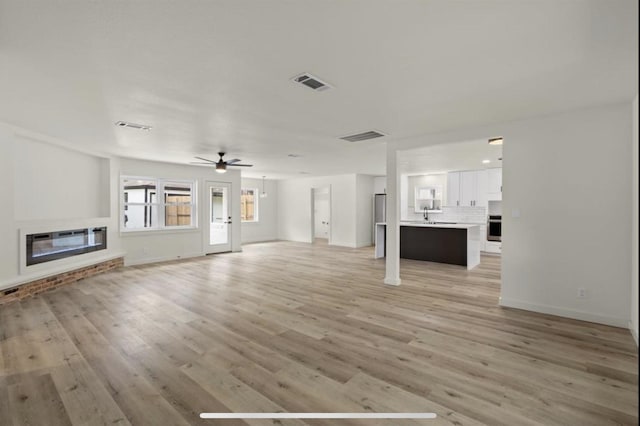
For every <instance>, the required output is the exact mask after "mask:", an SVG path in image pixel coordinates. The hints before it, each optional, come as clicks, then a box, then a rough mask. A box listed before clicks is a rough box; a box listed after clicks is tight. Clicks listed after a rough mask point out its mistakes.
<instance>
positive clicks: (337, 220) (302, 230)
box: [278, 175, 357, 247]
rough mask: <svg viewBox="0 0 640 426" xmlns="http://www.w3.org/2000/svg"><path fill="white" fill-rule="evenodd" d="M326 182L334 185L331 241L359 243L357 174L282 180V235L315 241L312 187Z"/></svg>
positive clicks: (282, 236)
mask: <svg viewBox="0 0 640 426" xmlns="http://www.w3.org/2000/svg"><path fill="white" fill-rule="evenodd" d="M325 186H331V221H330V223H331V237H330V241H331V244H332V245H337V246H346V247H356V244H357V242H356V213H355V212H356V175H337V176H325V177H309V178H301V179H289V180H281V181H278V239H280V240H288V241H300V242H305V243H310V242H312V241H311V237H312V235H313V233H312V227H313V224H312V215H311V204H312V203H311V197H312V194H311V189H312V188H322V187H325Z"/></svg>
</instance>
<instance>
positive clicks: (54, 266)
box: [0, 123, 121, 289]
mask: <svg viewBox="0 0 640 426" xmlns="http://www.w3.org/2000/svg"><path fill="white" fill-rule="evenodd" d="M110 167H111V163H110V160H109V159H108V158H103V157H99V156H94V155H88V154H84V153H81V152H78V151H75V150H71V149H67V148H65V147H63V146H61V145H60V141H54V140H51V139H50V138H47V137H46V136H44V135H36V134H33V133H32V132H29V131H27V130H24V129H19V128H15V127H12V126H9V125H6V124H2V123H0V179H2V182H3V184H2V185H0V191H1V192H0V199H1V200H2V209H0V236H1V241H2V244H0V289H2V288H8V287H12V286H15V285H17V284H21V283H23V282H28V281H31V280H34V279H37V278H40V277H42V276H46V275H50V274H55V273H59V272H62V271H65V270H69V269H74V268H78V267H82V266H86V265H87V264H90V263H94V262H99V261H102V260H106V259H107V258H112V257H116V256H118V255H120V254H121V253H120V251H119V249H120V246H119V239H118V234H117V226H116V223H115V221H114V220H112V218H111V206H110V205H111V197H112V191H111V190H112V188H111V185H110V178H109V175H110ZM92 226H107V228H108V238H107V242H108V249H107V250H104V251H99V252H94V253H89V254H85V255H82V256H74V257H70V258H66V259H60V260H56V261H53V262H47V263H43V264H39V265H33V266H29V267H27V266H26V264H25V261H24V251H25V248H24V247H25V241H21V240H22V238H20V232H22V233H23V234H26V233H40V232H48V231H61V230H65V229H77V228H85V227H92Z"/></svg>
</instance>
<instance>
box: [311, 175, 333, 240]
mask: <svg viewBox="0 0 640 426" xmlns="http://www.w3.org/2000/svg"><path fill="white" fill-rule="evenodd" d="M311 241H313V242H314V243H318V244H331V187H330V186H325V187H321V188H313V189H311Z"/></svg>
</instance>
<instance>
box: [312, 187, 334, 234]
mask: <svg viewBox="0 0 640 426" xmlns="http://www.w3.org/2000/svg"><path fill="white" fill-rule="evenodd" d="M324 188H327V189H328V192H329V241H328V243H329V244H331V240H332V238H331V234H332V232H331V230H332V229H333V225H332V223H333V219H332V217H331V211H332V210H333V209H332V208H331V204H332V203H331V185H327V186H321V187H318V188H311V191H310V195H311V222H310V229H311V239H310V241H311V242H312V243H313V242H314V241H315V239H316V217H315V211H316V205H315V204H316V196H315V195H316V193H315V191H316V190H318V189H324Z"/></svg>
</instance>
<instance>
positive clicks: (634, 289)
mask: <svg viewBox="0 0 640 426" xmlns="http://www.w3.org/2000/svg"><path fill="white" fill-rule="evenodd" d="M632 114H633V115H632V117H633V136H632V140H631V143H632V146H633V148H632V150H633V154H632V155H631V158H632V160H631V161H632V162H633V165H632V169H633V188H632V191H631V193H632V196H631V199H632V200H633V201H632V202H633V217H632V225H631V235H632V237H631V238H632V246H631V261H632V265H631V333H632V334H633V337H634V338H635V339H636V345H637V344H638V95H636V98H635V99H634V100H633V108H632Z"/></svg>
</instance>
